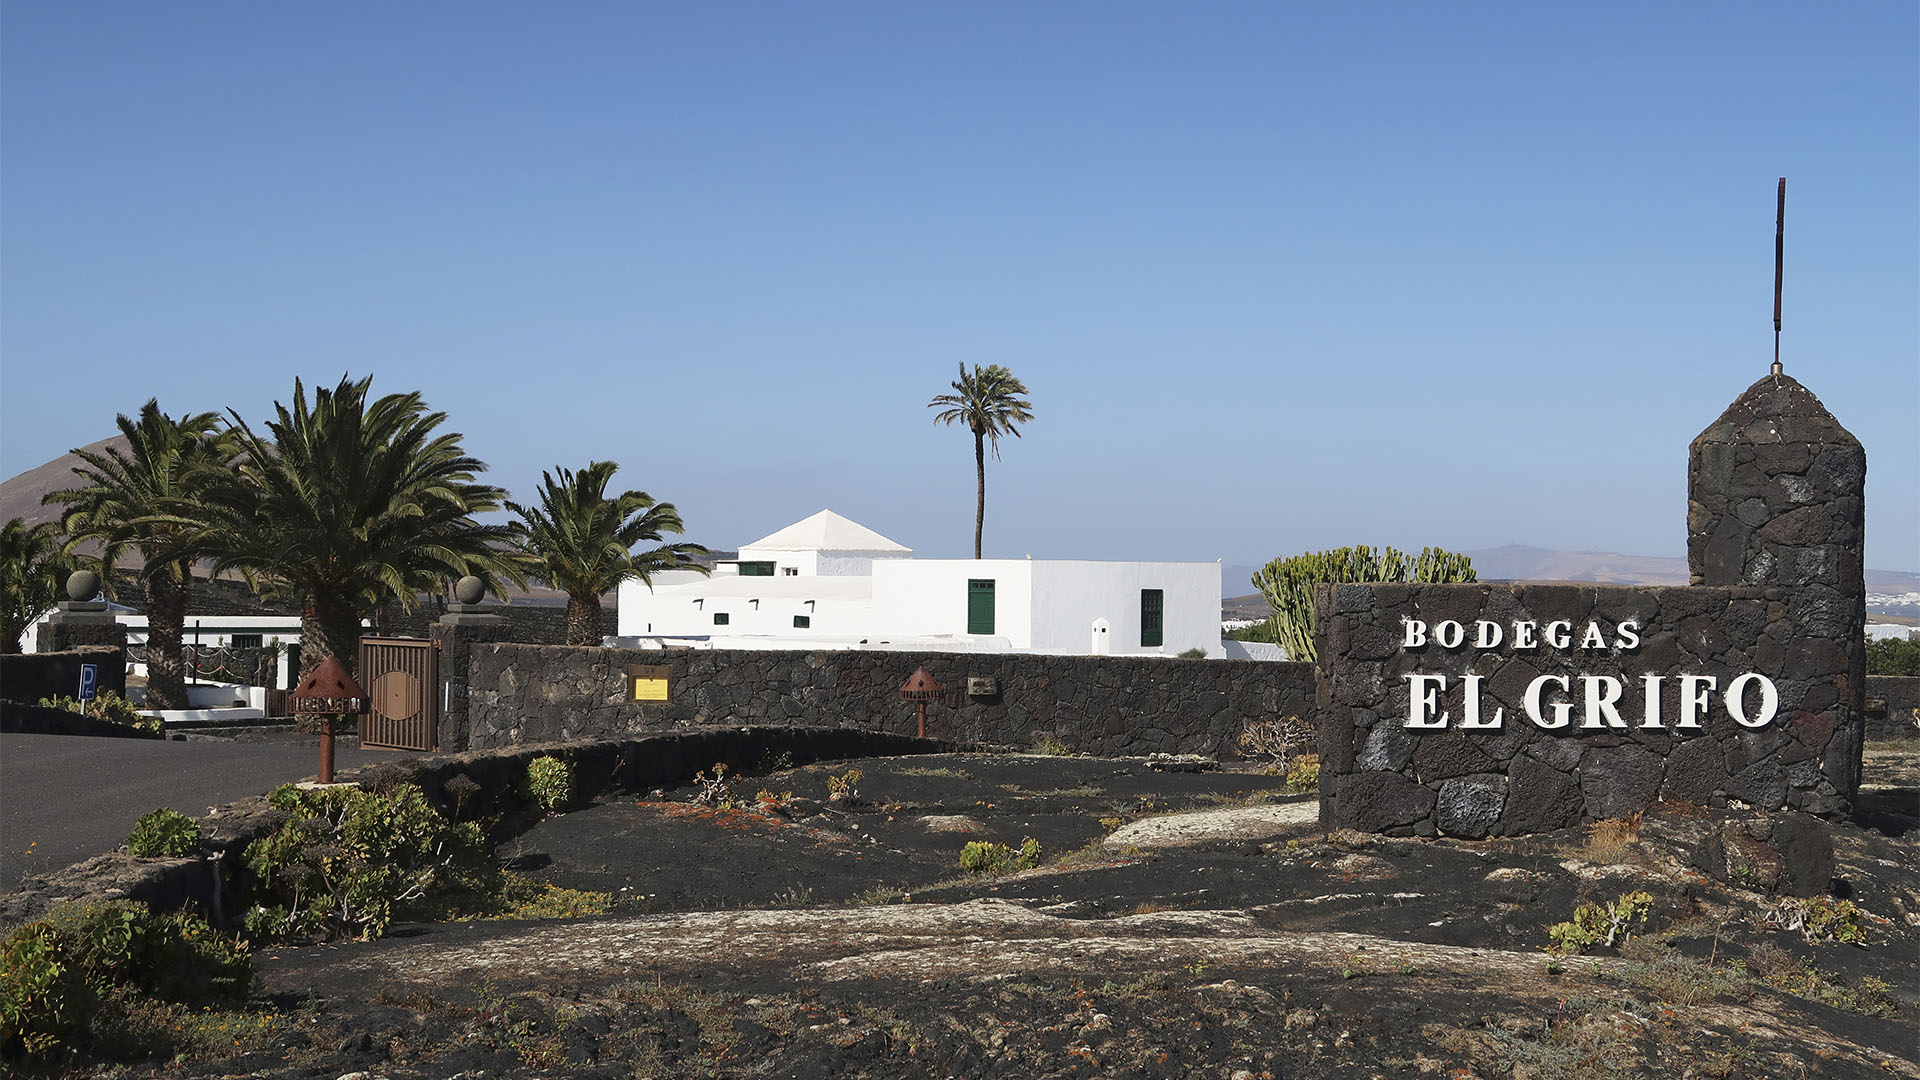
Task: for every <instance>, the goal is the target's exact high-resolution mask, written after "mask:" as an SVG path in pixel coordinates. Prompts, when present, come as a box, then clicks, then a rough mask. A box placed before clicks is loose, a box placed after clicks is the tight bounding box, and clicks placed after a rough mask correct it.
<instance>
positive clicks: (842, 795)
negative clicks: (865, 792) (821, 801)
mask: <svg viewBox="0 0 1920 1080" xmlns="http://www.w3.org/2000/svg"><path fill="white" fill-rule="evenodd" d="M866 776H867V774H866V773H863V772H861V771H860V770H859V769H848V770H847V771H846V772H843V773H841V774H840V775H839V776H834V775H832V774H831V773H829V774H828V775H827V798H828V799H829V800H830V801H832V802H840V803H849V804H851V803H856V802H859V801H860V789H859V788H858V787H855V786H854V785H856V784H858V783H859V782H860V781H862V780H864V779H866Z"/></svg>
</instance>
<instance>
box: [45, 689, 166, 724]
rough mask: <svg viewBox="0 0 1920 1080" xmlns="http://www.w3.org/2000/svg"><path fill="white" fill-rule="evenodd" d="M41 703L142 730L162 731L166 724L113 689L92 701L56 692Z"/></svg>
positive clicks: (47, 707) (47, 706)
mask: <svg viewBox="0 0 1920 1080" xmlns="http://www.w3.org/2000/svg"><path fill="white" fill-rule="evenodd" d="M39 704H40V707H41V708H45V709H60V710H63V711H65V712H70V713H79V714H80V715H81V716H91V717H93V718H94V719H95V720H107V721H111V722H112V723H115V724H125V725H126V726H128V727H130V728H138V729H139V730H141V731H160V730H161V729H162V728H164V727H165V726H166V725H164V724H162V723H161V722H160V721H159V720H158V719H156V718H154V717H151V716H148V715H146V714H145V713H143V712H141V711H140V709H139V708H138V707H137V706H135V705H134V703H133V702H131V701H128V700H127V699H126V698H123V697H121V696H120V695H119V694H116V693H114V692H113V691H111V690H108V691H105V692H104V693H101V694H98V695H96V696H95V697H94V698H93V700H91V701H81V700H80V699H79V698H71V697H67V696H66V695H64V694H56V695H54V696H53V697H43V698H41V699H40V701H39Z"/></svg>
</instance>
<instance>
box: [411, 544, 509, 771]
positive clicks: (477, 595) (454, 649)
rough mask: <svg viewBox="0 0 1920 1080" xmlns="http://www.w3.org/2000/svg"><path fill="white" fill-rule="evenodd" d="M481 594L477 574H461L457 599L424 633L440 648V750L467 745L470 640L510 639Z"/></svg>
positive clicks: (461, 748)
mask: <svg viewBox="0 0 1920 1080" xmlns="http://www.w3.org/2000/svg"><path fill="white" fill-rule="evenodd" d="M485 595H486V591H485V589H484V588H483V587H482V586H481V584H480V580H479V579H478V578H475V577H464V578H461V579H460V582H459V584H457V585H455V586H454V597H455V599H456V600H457V601H458V603H453V604H448V605H447V613H446V614H445V615H442V616H440V618H439V619H438V620H437V621H435V622H434V624H433V625H432V626H430V627H428V628H427V633H428V636H429V637H431V638H432V639H433V641H434V644H435V645H437V646H438V647H439V649H440V682H441V683H442V684H443V685H444V686H445V687H446V694H445V697H444V699H443V700H444V701H445V703H446V704H445V707H444V708H443V709H441V711H440V732H439V736H440V750H441V752H442V753H454V754H457V753H460V752H462V751H464V750H466V749H467V742H468V730H469V729H468V725H467V693H468V689H469V686H468V681H467V673H468V672H469V671H470V670H471V668H472V663H473V646H474V644H475V643H478V642H490V641H509V640H511V639H512V625H511V624H510V623H508V622H507V620H506V619H504V618H502V617H501V616H500V615H498V614H496V613H495V612H494V610H493V608H492V607H491V606H490V605H486V604H482V603H480V601H481V599H483V598H484V597H485Z"/></svg>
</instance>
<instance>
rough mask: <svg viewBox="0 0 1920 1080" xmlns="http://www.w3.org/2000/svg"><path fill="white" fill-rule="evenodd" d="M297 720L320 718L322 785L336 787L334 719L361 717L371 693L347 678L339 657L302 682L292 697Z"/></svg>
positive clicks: (324, 662) (314, 671)
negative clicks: (299, 717) (338, 717)
mask: <svg viewBox="0 0 1920 1080" xmlns="http://www.w3.org/2000/svg"><path fill="white" fill-rule="evenodd" d="M288 696H289V698H290V699H291V700H292V702H293V713H294V715H295V716H302V715H307V716H318V717H320V782H321V783H323V784H331V783H333V718H334V715H335V714H339V715H340V716H341V717H343V718H344V717H345V716H346V715H347V714H349V713H358V712H360V711H361V710H362V709H364V708H365V707H366V701H367V692H366V691H365V690H362V689H360V684H359V683H357V682H354V681H353V676H352V675H349V674H347V667H346V665H345V664H342V663H341V662H340V658H339V657H337V656H329V657H327V658H326V659H325V660H322V661H320V664H319V666H318V667H315V668H314V669H313V670H312V671H310V672H308V673H307V677H306V678H304V679H301V680H300V686H299V688H298V689H296V690H294V692H293V693H292V694H290V695H288Z"/></svg>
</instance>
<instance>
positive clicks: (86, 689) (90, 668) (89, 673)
mask: <svg viewBox="0 0 1920 1080" xmlns="http://www.w3.org/2000/svg"><path fill="white" fill-rule="evenodd" d="M99 685H100V665H99V664H81V665H80V700H81V701H92V700H93V697H94V688H95V687H98V686H99Z"/></svg>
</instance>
